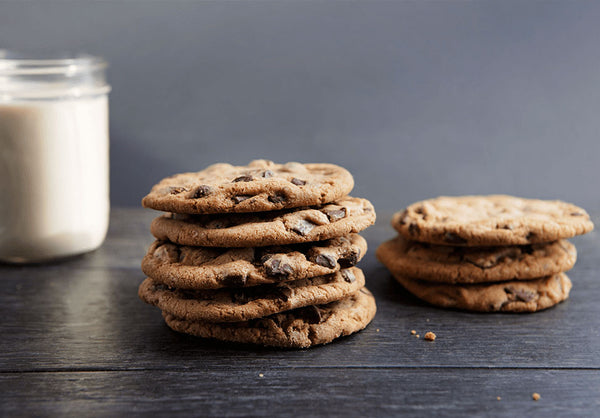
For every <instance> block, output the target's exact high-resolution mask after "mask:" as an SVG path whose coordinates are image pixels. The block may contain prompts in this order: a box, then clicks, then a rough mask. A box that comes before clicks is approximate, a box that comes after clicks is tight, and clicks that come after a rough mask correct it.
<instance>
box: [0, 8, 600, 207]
mask: <svg viewBox="0 0 600 418" xmlns="http://www.w3.org/2000/svg"><path fill="white" fill-rule="evenodd" d="M599 22H600V2H598V1H581V2H573V1H570V2H567V1H564V2H533V1H531V2H528V1H522V0H520V1H515V2H512V1H501V2H488V1H479V2H473V1H471V2H465V1H460V2H459V1H444V2H408V1H398V2H373V1H369V2H367V1H365V2H350V1H343V2H333V1H328V2H325V1H322V2H306V1H302V2H300V1H296V2H289V1H285V2H275V1H270V2H263V1H244V2H232V1H223V2H199V1H166V0H165V1H152V2H150V1H145V2H144V1H118V2H116V1H96V2H92V1H78V2H64V1H54V0H44V1H27V2H26V1H15V2H1V3H0V45H1V46H3V47H9V48H14V49H21V48H53V49H56V48H59V49H60V48H62V49H69V50H84V51H89V52H92V53H96V54H100V55H103V56H104V57H106V58H107V59H108V61H110V63H111V69H110V81H111V83H112V86H113V92H112V94H111V106H112V107H111V124H112V127H111V135H112V138H111V141H112V142H111V146H112V152H111V157H112V199H113V203H114V204H117V205H138V204H139V200H140V198H141V197H142V196H143V195H144V194H145V193H146V192H147V190H148V189H149V188H150V186H151V185H152V184H153V183H154V182H155V181H157V180H158V179H159V178H161V177H163V176H165V175H168V174H172V173H175V172H179V171H184V170H185V171H187V170H197V169H201V168H202V167H204V166H206V165H208V164H210V163H213V162H217V161H227V162H231V163H245V162H247V161H249V160H251V159H253V158H256V157H266V158H269V159H273V160H278V161H288V160H295V161H304V162H310V161H315V162H317V161H320V162H325V161H329V162H335V163H338V164H341V165H343V166H345V167H347V168H348V169H350V170H351V171H352V172H353V173H354V174H355V178H356V189H355V191H354V194H355V195H361V196H365V197H368V198H370V199H371V200H373V202H374V203H375V205H376V207H377V208H380V209H394V208H398V207H400V206H402V205H405V204H408V203H410V202H411V201H414V200H418V199H422V198H427V197H432V196H435V195H438V194H467V193H492V192H493V193H497V192H502V193H511V194H516V195H522V196H532V197H543V198H562V199H565V200H569V201H573V202H575V203H579V204H581V205H584V206H586V207H587V208H588V209H598V208H600V196H599V194H598V192H597V190H598V186H597V184H596V183H597V182H598V177H599V174H600V169H598V156H599V155H600V141H599V134H600V117H599V111H600V23H599Z"/></svg>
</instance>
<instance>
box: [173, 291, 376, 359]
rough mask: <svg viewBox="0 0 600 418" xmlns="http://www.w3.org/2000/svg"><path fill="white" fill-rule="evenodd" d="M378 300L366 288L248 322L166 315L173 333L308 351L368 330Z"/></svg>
mask: <svg viewBox="0 0 600 418" xmlns="http://www.w3.org/2000/svg"><path fill="white" fill-rule="evenodd" d="M376 310H377V308H376V306H375V298H373V295H372V294H371V292H369V291H368V290H367V289H366V288H364V287H363V288H362V289H361V290H360V291H358V292H356V293H355V294H353V295H350V296H348V297H346V298H344V299H342V300H339V301H336V302H332V303H329V304H326V305H317V306H315V305H311V306H307V307H304V308H300V309H295V310H292V311H288V312H283V313H278V314H275V315H271V316H268V317H266V318H260V319H253V320H250V321H245V322H241V323H240V322H233V323H212V322H199V321H186V320H183V319H179V318H177V317H175V316H173V315H171V314H167V313H163V316H164V317H165V321H166V323H167V325H168V326H169V327H171V328H172V329H173V330H175V331H178V332H182V333H186V334H192V335H196V336H199V337H204V338H215V339H218V340H222V341H231V342H237V343H250V344H259V345H264V346H271V347H282V348H308V347H311V346H314V345H319V344H327V343H330V342H331V341H333V340H335V339H336V338H339V337H343V336H346V335H350V334H353V333H355V332H358V331H360V330H362V329H363V328H365V327H366V326H367V325H368V324H369V322H371V320H372V319H373V317H374V316H375V312H376Z"/></svg>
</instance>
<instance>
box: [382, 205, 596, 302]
mask: <svg viewBox="0 0 600 418" xmlns="http://www.w3.org/2000/svg"><path fill="white" fill-rule="evenodd" d="M392 226H393V227H394V228H395V229H396V230H397V231H398V232H399V235H398V236H397V237H396V238H394V239H392V240H390V241H387V242H385V243H383V244H381V245H380V246H379V248H377V258H378V259H379V260H380V261H381V262H382V263H383V264H384V265H385V266H386V267H387V268H388V269H389V270H390V272H391V273H392V274H393V276H394V278H395V279H396V280H397V281H398V282H400V283H401V284H402V285H403V286H404V287H405V288H406V289H407V290H408V291H409V292H411V293H413V294H414V295H415V296H417V297H419V298H421V299H423V300H425V301H427V302H429V303H431V304H433V305H438V306H441V307H444V308H457V309H464V310H470V311H479V312H498V311H504V312H535V311H539V310H542V309H546V308H549V307H551V306H554V305H556V304H558V303H559V302H562V301H563V300H565V299H567V298H568V296H569V291H570V290H571V286H572V284H571V281H570V280H569V278H568V277H567V275H566V274H565V273H564V272H565V271H567V270H569V269H571V268H572V267H573V265H574V264H575V260H576V258H577V252H576V250H575V247H574V246H573V245H572V244H571V243H569V242H568V241H566V240H565V239H566V238H571V237H573V236H575V235H580V234H585V233H587V232H590V231H591V230H592V229H593V228H594V225H593V223H592V221H591V220H590V217H589V215H588V214H587V213H586V212H585V211H584V210H583V209H581V208H579V207H577V206H574V205H571V204H568V203H565V202H561V201H544V200H534V199H521V198H516V197H512V196H501V195H494V196H463V197H438V198H436V199H430V200H425V201H422V202H417V203H415V204H413V205H411V206H409V207H408V208H406V209H405V210H404V211H401V212H398V213H396V214H395V215H394V216H393V218H392Z"/></svg>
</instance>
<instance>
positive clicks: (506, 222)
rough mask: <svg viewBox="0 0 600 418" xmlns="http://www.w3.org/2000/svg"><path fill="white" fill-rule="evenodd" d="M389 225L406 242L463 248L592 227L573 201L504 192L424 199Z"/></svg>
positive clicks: (553, 237)
mask: <svg viewBox="0 0 600 418" xmlns="http://www.w3.org/2000/svg"><path fill="white" fill-rule="evenodd" d="M392 226H393V227H394V228H395V229H396V230H397V231H398V232H400V233H401V234H402V235H403V236H404V237H406V238H407V239H409V240H414V241H420V242H428V243H431V244H444V245H464V246H490V245H526V244H535V243H542V242H550V241H557V240H559V239H563V238H570V237H573V236H575V235H580V234H585V233H587V232H590V231H591V230H592V229H594V224H593V223H592V221H591V220H590V217H589V215H588V214H587V212H586V211H585V210H583V209H581V208H580V207H577V206H575V205H571V204H569V203H565V202H561V201H559V200H553V201H550V200H536V199H522V198H518V197H512V196H504V195H491V196H461V197H445V196H442V197H438V198H435V199H429V200H424V201H421V202H417V203H414V204H412V205H410V206H409V207H408V208H406V209H405V210H404V211H401V212H398V213H396V214H395V215H394V216H393V218H392Z"/></svg>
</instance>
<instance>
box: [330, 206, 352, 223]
mask: <svg viewBox="0 0 600 418" xmlns="http://www.w3.org/2000/svg"><path fill="white" fill-rule="evenodd" d="M325 215H327V217H328V218H329V221H330V222H335V221H337V220H339V219H343V218H345V217H346V215H347V211H346V208H341V209H330V210H328V211H326V212H325Z"/></svg>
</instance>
